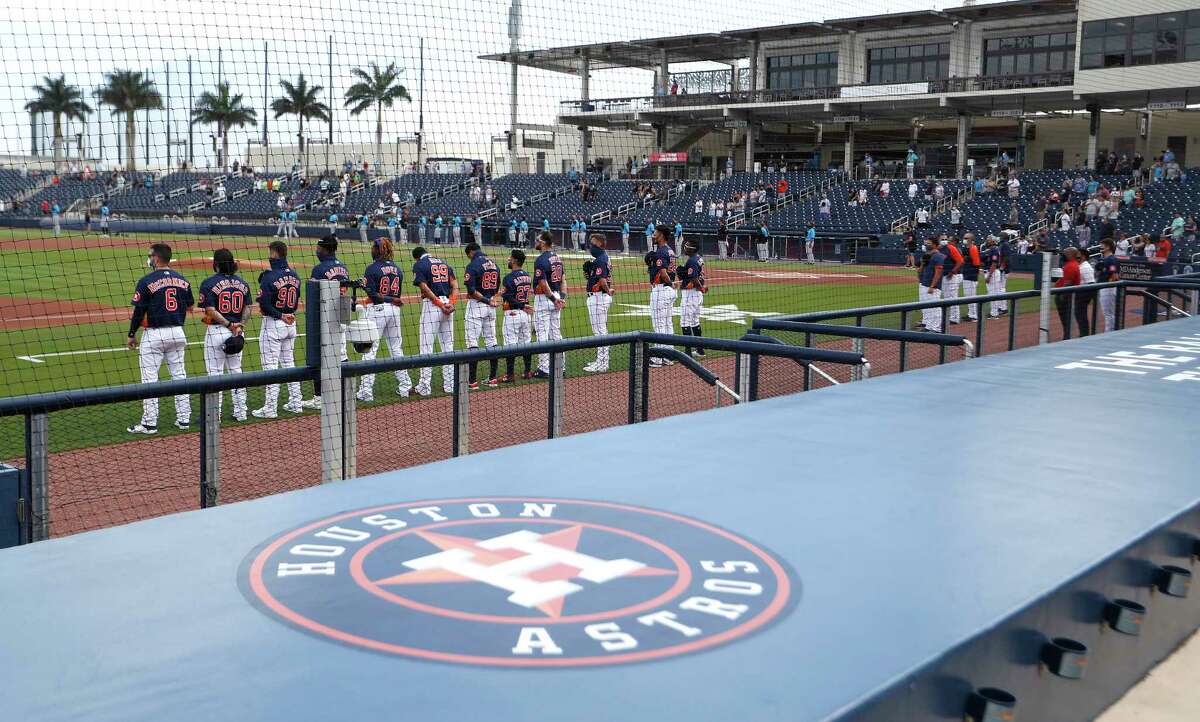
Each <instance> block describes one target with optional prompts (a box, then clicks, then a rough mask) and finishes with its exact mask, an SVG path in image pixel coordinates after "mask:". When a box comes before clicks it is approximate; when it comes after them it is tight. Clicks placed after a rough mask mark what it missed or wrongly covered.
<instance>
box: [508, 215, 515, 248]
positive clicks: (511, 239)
mask: <svg viewBox="0 0 1200 722" xmlns="http://www.w3.org/2000/svg"><path fill="white" fill-rule="evenodd" d="M508 245H509V246H511V247H513V248H516V247H517V219H516V218H510V219H509V220H508Z"/></svg>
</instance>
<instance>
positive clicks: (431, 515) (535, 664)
mask: <svg viewBox="0 0 1200 722" xmlns="http://www.w3.org/2000/svg"><path fill="white" fill-rule="evenodd" d="M239 583H240V586H241V588H242V591H243V593H244V595H245V596H246V597H247V598H248V599H249V600H250V601H251V603H252V604H254V606H256V607H258V608H259V609H260V610H261V611H263V612H264V613H265V614H267V615H268V616H270V617H273V618H275V619H277V620H279V621H281V622H283V623H285V624H287V625H288V626H290V627H292V628H294V629H297V630H299V631H302V632H305V633H308V634H311V635H313V636H315V637H318V638H322V639H326V640H329V641H333V642H337V643H340V644H344V645H347V646H350V647H353V648H358V649H363V650H369V651H372V652H376V653H382V654H389V655H395V656H400V657H405V658H408V659H416V660H423V661H436V662H444V663H454V664H470V665H481V666H494V667H509V668H526V669H529V668H547V667H552V668H564V667H594V666H607V665H614V664H628V663H634V662H645V661H651V660H658V659H666V658H670V657H676V656H679V655H685V654H694V653H697V652H702V651H705V650H708V649H712V648H714V647H718V646H722V645H726V644H730V643H732V642H735V641H737V640H739V639H742V638H744V637H746V636H747V635H749V634H751V633H754V632H757V631H761V630H762V629H764V628H766V627H768V626H769V625H771V624H773V623H775V622H777V621H778V620H779V619H781V618H782V617H783V616H784V615H785V614H786V613H787V611H788V610H790V609H791V608H792V607H793V606H794V604H795V602H796V600H797V599H798V597H799V584H798V582H797V581H796V579H795V578H794V577H793V575H792V574H791V572H790V571H789V570H788V569H787V567H786V566H785V565H784V564H783V563H782V562H781V561H780V560H779V559H778V558H777V557H776V556H775V555H774V554H772V553H771V552H769V551H767V550H766V549H764V548H762V547H761V546H759V545H757V544H754V543H753V542H751V541H749V540H747V539H745V538H744V537H742V536H740V535H738V534H735V533H733V532H731V531H727V530H725V529H722V528H720V527H716V526H713V525H712V524H708V523H706V522H703V521H700V520H697V519H692V518H690V517H685V516H681V515H679V514H675V513H672V512H668V511H662V510H657V509H647V508H644V507H636V506H630V505H627V504H619V503H612V502H605V501H582V500H573V499H541V498H513V497H501V498H473V499H443V500H434V501H415V502H404V503H395V504H384V505H380V506H373V507H371V508H367V509H358V510H354V511H346V512H341V513H338V514H335V515H333V516H329V517H327V518H324V519H318V520H314V521H312V522H309V523H305V524H303V525H301V526H299V527H297V528H294V529H291V530H288V531H285V532H282V533H280V534H278V535H277V536H275V537H273V538H271V539H268V540H267V541H266V542H264V543H263V545H262V546H261V547H259V548H258V549H255V550H254V551H252V552H251V553H250V554H249V555H248V556H247V557H246V559H245V561H244V562H243V564H242V567H241V569H240V571H239Z"/></svg>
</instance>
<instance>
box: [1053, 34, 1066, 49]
mask: <svg viewBox="0 0 1200 722" xmlns="http://www.w3.org/2000/svg"><path fill="white" fill-rule="evenodd" d="M1049 37H1050V44H1051V45H1053V46H1054V47H1056V48H1061V47H1062V46H1064V45H1066V44H1067V34H1066V33H1055V34H1054V35H1051V36H1049Z"/></svg>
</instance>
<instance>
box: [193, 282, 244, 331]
mask: <svg viewBox="0 0 1200 722" xmlns="http://www.w3.org/2000/svg"><path fill="white" fill-rule="evenodd" d="M250 298H251V296H250V284H248V283H246V282H245V281H243V280H242V277H241V276H237V275H233V274H226V273H217V274H215V275H212V276H209V277H208V278H206V279H204V283H201V284H200V308H215V309H216V310H217V313H220V314H221V315H222V316H224V317H225V320H226V321H229V322H230V323H241V321H242V314H243V313H244V312H245V310H246V304H247V303H249V302H250Z"/></svg>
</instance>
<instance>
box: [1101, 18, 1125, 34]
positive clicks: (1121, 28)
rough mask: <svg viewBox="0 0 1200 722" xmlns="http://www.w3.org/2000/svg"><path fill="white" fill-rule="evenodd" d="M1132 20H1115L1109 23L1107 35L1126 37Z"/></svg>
mask: <svg viewBox="0 0 1200 722" xmlns="http://www.w3.org/2000/svg"><path fill="white" fill-rule="evenodd" d="M1129 21H1130V18H1115V19H1113V20H1109V21H1108V27H1107V28H1106V30H1105V34H1106V35H1124V34H1125V33H1127V32H1129Z"/></svg>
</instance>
